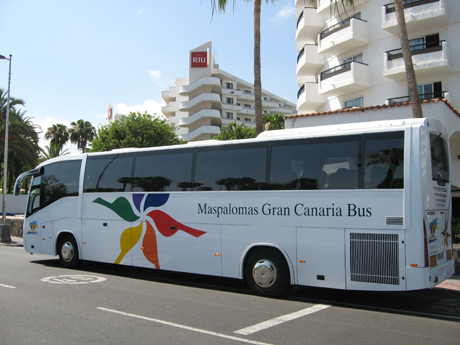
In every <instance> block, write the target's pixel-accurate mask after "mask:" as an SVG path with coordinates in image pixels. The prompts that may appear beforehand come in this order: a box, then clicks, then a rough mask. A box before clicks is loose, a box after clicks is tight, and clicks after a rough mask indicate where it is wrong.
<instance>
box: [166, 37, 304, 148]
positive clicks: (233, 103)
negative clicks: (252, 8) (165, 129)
mask: <svg viewBox="0 0 460 345" xmlns="http://www.w3.org/2000/svg"><path fill="white" fill-rule="evenodd" d="M162 96H163V99H164V101H165V102H166V105H165V106H164V107H162V109H161V110H162V112H163V114H164V115H165V116H166V117H167V118H168V120H169V121H170V122H171V123H174V124H175V125H176V133H177V134H178V135H179V136H180V137H181V138H183V139H185V140H187V141H195V140H204V139H209V138H210V137H211V136H214V135H218V134H219V133H220V129H221V127H222V126H226V125H228V124H229V123H231V122H235V121H236V122H237V124H241V123H245V124H247V125H249V126H251V127H255V112H254V86H253V85H252V84H251V83H249V82H247V81H244V80H242V79H240V78H238V77H235V76H234V75H232V74H230V73H227V72H225V71H223V70H222V69H220V68H219V66H218V65H217V64H215V63H214V57H213V54H212V42H208V43H205V44H203V45H201V46H199V47H197V48H195V49H192V50H191V51H190V58H189V78H177V79H176V81H175V86H173V87H171V88H170V89H169V90H168V91H163V92H162ZM262 111H263V113H264V114H275V113H282V114H285V115H291V114H294V113H295V111H296V110H295V104H293V103H291V102H289V101H287V100H285V99H283V98H281V97H278V96H276V95H274V94H272V93H270V92H267V91H265V90H262Z"/></svg>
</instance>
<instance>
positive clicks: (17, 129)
mask: <svg viewBox="0 0 460 345" xmlns="http://www.w3.org/2000/svg"><path fill="white" fill-rule="evenodd" d="M4 128H5V122H4V120H3V117H2V118H1V120H0V132H1V133H3V134H0V145H1V146H2V147H3V146H4V145H5V136H4V132H5V129H4ZM9 128H10V134H9V135H8V142H9V145H8V176H7V186H6V187H7V190H8V191H11V190H12V189H13V184H14V181H15V180H16V177H17V176H19V174H21V173H22V172H24V171H26V170H30V169H32V168H34V167H35V166H36V165H37V163H38V157H39V152H40V147H39V146H38V133H39V132H40V127H39V126H37V125H35V124H33V123H32V121H31V119H30V118H28V117H25V111H19V110H17V109H15V108H11V106H10V121H9ZM3 157H4V152H3V151H1V155H0V159H1V161H2V162H3V159H4V158H3Z"/></svg>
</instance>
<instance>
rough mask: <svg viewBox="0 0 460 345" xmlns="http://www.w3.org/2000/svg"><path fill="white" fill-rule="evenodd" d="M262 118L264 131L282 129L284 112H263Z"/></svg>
mask: <svg viewBox="0 0 460 345" xmlns="http://www.w3.org/2000/svg"><path fill="white" fill-rule="evenodd" d="M262 119H263V121H264V129H265V130H266V131H271V130H273V129H284V114H280V113H276V114H265V115H264V116H263V118H262Z"/></svg>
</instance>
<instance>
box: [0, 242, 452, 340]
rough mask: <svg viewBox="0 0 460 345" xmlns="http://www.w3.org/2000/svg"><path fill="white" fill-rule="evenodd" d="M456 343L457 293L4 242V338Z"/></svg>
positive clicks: (0, 330)
mask: <svg viewBox="0 0 460 345" xmlns="http://www.w3.org/2000/svg"><path fill="white" fill-rule="evenodd" d="M435 343H436V344H443V345H447V344H456V345H457V344H459V343H460V293H459V292H456V291H449V290H441V289H432V290H426V291H418V292H410V293H375V292H349V291H348V292H347V291H337V290H331V289H315V288H295V289H293V291H292V292H291V293H290V294H288V295H287V296H284V297H283V298H280V299H269V298H262V297H258V296H255V295H253V294H252V292H251V291H249V290H248V289H247V288H246V286H245V285H244V284H243V283H241V282H239V281H237V280H230V279H220V278H214V277H204V276H197V275H184V274H178V273H171V272H158V271H151V270H145V269H133V268H129V267H120V266H116V265H105V264H98V263H84V264H83V265H82V267H80V268H78V269H76V270H69V269H64V268H61V267H60V266H59V264H58V261H57V259H55V258H50V257H47V256H40V255H33V256H31V255H30V254H27V253H25V252H24V250H23V248H16V247H0V344H1V345H10V344H15V345H16V344H17V345H19V344H21V345H23V344H32V345H34V344H53V345H54V344H67V345H69V344H98V345H103V344H110V345H114V344H168V345H170V344H180V345H184V344H260V345H263V344H286V345H290V344H292V345H294V344H295V345H298V344H334V345H335V344H353V345H357V344H417V345H421V344H435Z"/></svg>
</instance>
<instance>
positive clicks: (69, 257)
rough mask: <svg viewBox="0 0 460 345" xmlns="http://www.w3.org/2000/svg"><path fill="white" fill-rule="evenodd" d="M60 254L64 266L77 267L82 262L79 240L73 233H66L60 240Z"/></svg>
mask: <svg viewBox="0 0 460 345" xmlns="http://www.w3.org/2000/svg"><path fill="white" fill-rule="evenodd" d="M58 254H59V261H60V262H61V265H62V266H64V267H67V268H75V267H77V266H78V265H79V263H80V258H79V256H78V246H77V242H76V241H75V238H74V237H73V236H71V235H65V236H64V237H62V239H61V240H60V241H59V246H58Z"/></svg>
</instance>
